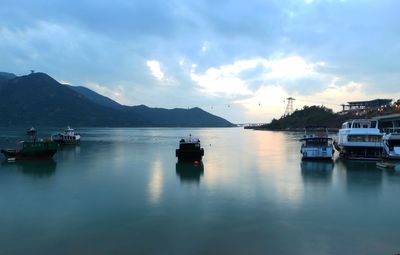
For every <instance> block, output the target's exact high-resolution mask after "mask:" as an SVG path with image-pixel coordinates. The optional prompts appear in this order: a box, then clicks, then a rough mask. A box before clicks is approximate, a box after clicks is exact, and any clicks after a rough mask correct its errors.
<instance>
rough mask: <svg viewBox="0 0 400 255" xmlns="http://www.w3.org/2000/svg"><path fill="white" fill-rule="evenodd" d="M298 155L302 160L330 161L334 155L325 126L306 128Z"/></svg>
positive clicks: (330, 139)
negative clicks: (299, 154)
mask: <svg viewBox="0 0 400 255" xmlns="http://www.w3.org/2000/svg"><path fill="white" fill-rule="evenodd" d="M300 141H301V142H302V145H301V149H300V153H301V155H302V159H303V160H306V159H317V160H318V159H323V160H326V159H328V160H332V156H333V153H334V150H333V146H332V138H330V137H329V136H328V129H327V127H325V126H308V127H306V128H305V130H304V135H303V138H301V139H300Z"/></svg>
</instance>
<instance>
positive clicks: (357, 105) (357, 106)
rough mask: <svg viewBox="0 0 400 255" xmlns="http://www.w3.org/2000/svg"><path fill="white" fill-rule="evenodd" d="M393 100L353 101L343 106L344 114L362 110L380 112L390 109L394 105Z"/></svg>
mask: <svg viewBox="0 0 400 255" xmlns="http://www.w3.org/2000/svg"><path fill="white" fill-rule="evenodd" d="M392 101H393V100H392V99H374V100H369V101H353V102H347V104H342V107H343V109H342V112H343V113H346V112H358V111H362V110H378V109H380V108H383V107H388V106H390V104H391V103H392Z"/></svg>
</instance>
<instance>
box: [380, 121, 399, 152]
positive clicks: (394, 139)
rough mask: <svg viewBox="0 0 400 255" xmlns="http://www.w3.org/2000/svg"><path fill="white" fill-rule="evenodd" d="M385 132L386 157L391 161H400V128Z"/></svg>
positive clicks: (386, 129) (385, 130)
mask: <svg viewBox="0 0 400 255" xmlns="http://www.w3.org/2000/svg"><path fill="white" fill-rule="evenodd" d="M383 132H384V135H383V145H384V148H385V156H386V157H388V158H390V159H400V128H399V127H397V128H385V129H384V130H383Z"/></svg>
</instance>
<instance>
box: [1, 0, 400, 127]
mask: <svg viewBox="0 0 400 255" xmlns="http://www.w3.org/2000/svg"><path fill="white" fill-rule="evenodd" d="M399 9H400V1H397V0H391V1H388V0H380V1H374V0H371V1H367V0H363V1H362V0H248V1H239V0H237V1H236V0H224V1H223V0H199V1H183V0H168V1H165V0H146V1H144V0H141V1H135V0H113V1H105V0H58V1H57V0H54V1H48V0H2V1H1V4H0V71H6V72H12V73H15V74H17V75H24V74H27V73H29V70H31V69H34V70H36V71H41V72H46V73H48V74H49V75H51V76H52V77H54V78H55V79H57V80H58V81H60V82H63V83H69V84H72V85H83V86H86V87H89V88H91V89H93V90H95V91H96V92H99V93H101V94H103V95H106V96H109V97H111V98H112V99H114V100H116V101H118V102H120V103H123V104H127V105H138V104H146V105H148V106H151V107H165V108H175V107H181V108H187V107H195V106H198V107H201V108H203V109H204V110H206V111H209V112H211V113H213V114H216V115H219V116H222V117H224V118H227V119H228V120H230V121H232V122H235V123H245V122H268V121H270V120H271V119H272V118H274V117H275V118H279V117H280V116H281V115H282V114H283V113H284V111H285V106H286V101H285V98H287V97H289V96H292V97H294V98H296V99H297V100H296V101H295V103H294V106H295V108H301V107H302V106H303V105H314V104H316V105H321V104H323V105H325V106H327V107H330V108H333V109H335V110H338V109H340V104H342V103H344V102H347V101H351V100H367V99H374V98H377V97H385V98H393V99H398V98H399V97H400V60H399V57H400V15H399Z"/></svg>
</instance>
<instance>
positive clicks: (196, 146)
mask: <svg viewBox="0 0 400 255" xmlns="http://www.w3.org/2000/svg"><path fill="white" fill-rule="evenodd" d="M175 155H176V157H177V158H178V161H201V160H202V157H203V156H204V149H203V148H201V145H200V140H199V139H198V138H193V137H192V135H190V136H189V138H186V139H181V140H180V141H179V149H176V151H175Z"/></svg>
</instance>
